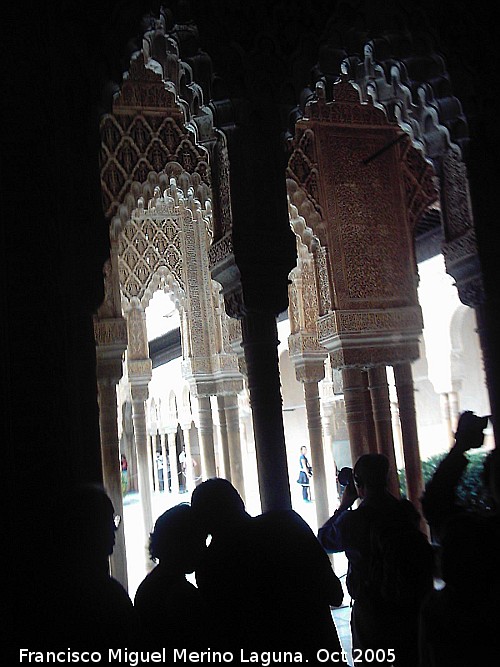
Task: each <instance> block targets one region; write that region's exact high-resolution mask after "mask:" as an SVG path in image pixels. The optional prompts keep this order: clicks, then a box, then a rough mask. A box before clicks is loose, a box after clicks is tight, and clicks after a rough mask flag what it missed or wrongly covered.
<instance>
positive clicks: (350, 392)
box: [342, 368, 377, 465]
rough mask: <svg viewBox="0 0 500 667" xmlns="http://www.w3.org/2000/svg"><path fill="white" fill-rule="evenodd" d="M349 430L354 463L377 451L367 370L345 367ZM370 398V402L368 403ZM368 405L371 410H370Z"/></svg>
mask: <svg viewBox="0 0 500 667" xmlns="http://www.w3.org/2000/svg"><path fill="white" fill-rule="evenodd" d="M342 378H343V384H344V400H345V409H346V418H347V430H348V432H349V442H350V447H351V457H352V462H353V465H354V464H355V463H356V461H357V460H358V459H359V457H360V456H362V455H363V454H368V453H369V452H374V451H375V452H376V451H377V440H376V437H375V429H374V426H373V415H372V412H371V400H370V396H369V393H368V389H367V383H368V382H367V376H366V371H361V370H359V369H357V368H345V369H344V370H343V371H342ZM368 400H370V403H368ZM368 405H370V410H369V411H368Z"/></svg>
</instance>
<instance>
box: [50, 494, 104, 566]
mask: <svg viewBox="0 0 500 667" xmlns="http://www.w3.org/2000/svg"><path fill="white" fill-rule="evenodd" d="M63 502H64V505H65V506H64V507H63V508H62V525H61V526H60V527H61V529H62V536H63V539H64V540H65V541H66V549H67V551H68V552H69V553H70V554H72V555H73V557H76V558H77V559H78V560H81V561H86V563H87V564H89V565H91V564H92V563H95V564H98V563H104V562H107V558H108V556H110V555H111V554H112V553H113V548H114V545H115V530H116V527H117V517H116V516H115V511H114V508H113V504H112V502H111V500H110V499H109V497H108V495H107V494H106V492H105V491H104V489H103V488H102V487H100V486H98V485H91V484H89V485H80V486H77V487H75V488H74V489H71V490H70V491H69V493H68V494H67V495H65V496H64V498H63Z"/></svg>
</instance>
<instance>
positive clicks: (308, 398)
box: [304, 382, 330, 526]
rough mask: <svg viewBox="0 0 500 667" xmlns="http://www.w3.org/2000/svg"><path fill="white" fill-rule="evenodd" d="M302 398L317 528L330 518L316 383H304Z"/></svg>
mask: <svg viewBox="0 0 500 667" xmlns="http://www.w3.org/2000/svg"><path fill="white" fill-rule="evenodd" d="M304 396H305V402H306V413H307V429H308V431H309V446H310V449H311V463H312V467H313V486H314V500H315V503H316V517H317V519H318V526H322V525H323V524H324V523H325V521H326V520H327V519H328V517H329V516H330V512H329V509H328V491H327V484H326V473H325V457H324V454H323V432H322V428H321V411H320V401H319V391H318V383H317V382H304Z"/></svg>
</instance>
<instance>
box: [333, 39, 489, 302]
mask: <svg viewBox="0 0 500 667" xmlns="http://www.w3.org/2000/svg"><path fill="white" fill-rule="evenodd" d="M375 51H376V47H375V44H374V43H373V42H369V43H367V44H366V45H365V52H364V60H363V61H361V60H360V59H358V58H350V59H348V60H346V61H345V63H344V65H343V67H344V71H346V72H348V75H349V77H350V78H351V79H352V80H353V81H355V82H356V84H357V85H358V86H359V88H360V91H361V92H362V96H363V99H364V100H367V99H369V98H372V99H373V101H374V103H375V104H376V105H380V106H381V107H382V108H384V109H385V110H386V112H387V115H388V118H389V119H395V120H396V121H397V123H398V125H399V126H400V127H401V128H402V129H403V130H404V131H405V132H406V133H407V134H408V136H409V137H410V138H411V140H412V144H413V145H414V146H415V147H418V148H420V149H421V150H422V151H423V152H424V153H425V156H426V157H427V158H428V159H429V160H431V161H432V163H433V166H434V169H435V172H436V174H437V177H438V178H439V183H440V185H439V190H440V202H441V210H442V220H443V231H444V243H443V255H444V258H445V264H446V270H447V272H448V273H449V274H450V275H451V276H453V278H454V279H455V281H456V286H457V290H458V294H459V297H460V299H461V301H462V302H463V303H464V304H466V305H469V306H472V307H474V306H478V305H480V304H481V303H483V301H484V289H483V284H482V273H481V268H480V263H479V257H478V251H477V242H476V237H475V233H474V221H473V215H472V209H471V203H470V197H469V183H468V178H467V173H466V167H465V163H464V161H463V159H462V154H461V148H460V146H459V145H457V144H456V143H454V142H453V139H452V136H451V134H450V130H449V129H448V127H447V126H446V125H445V122H446V120H449V119H450V118H453V125H454V127H455V128H460V131H459V132H458V131H457V130H455V131H456V133H457V135H458V136H459V137H465V136H466V135H467V121H466V118H465V115H464V113H463V111H462V107H461V104H460V102H459V100H458V99H457V98H456V97H454V96H453V94H452V92H451V84H450V82H449V80H448V75H447V73H446V65H445V62H444V60H443V58H442V57H440V56H439V55H437V54H433V68H434V76H435V78H436V80H439V81H440V82H441V84H440V86H441V88H442V87H443V86H444V85H447V87H448V92H447V95H446V97H445V98H438V97H437V96H436V94H435V93H434V91H433V88H432V82H431V83H422V84H421V85H420V86H419V87H418V89H417V91H416V96H415V99H416V101H414V96H413V95H412V92H411V90H410V84H411V85H413V86H414V82H413V81H410V77H409V76H408V73H407V71H406V65H405V63H404V62H398V61H394V62H393V63H392V65H391V66H390V67H387V65H386V66H385V68H384V67H383V66H382V65H381V64H380V63H377V62H376V61H375ZM387 71H388V72H389V76H387ZM438 73H439V76H438ZM445 82H446V83H445ZM441 115H442V116H443V117H444V118H445V119H446V120H445V121H441Z"/></svg>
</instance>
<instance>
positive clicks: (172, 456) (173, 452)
mask: <svg viewBox="0 0 500 667" xmlns="http://www.w3.org/2000/svg"><path fill="white" fill-rule="evenodd" d="M175 434H176V431H173V432H172V431H170V432H169V433H168V460H169V462H170V484H171V489H172V494H173V495H178V494H179V471H178V467H177V447H176V444H175Z"/></svg>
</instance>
